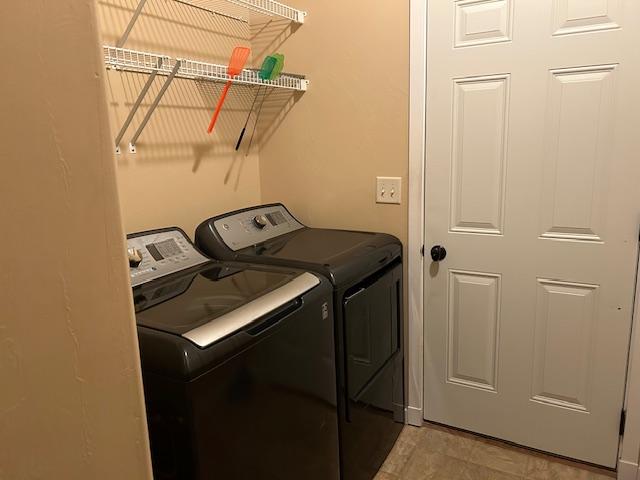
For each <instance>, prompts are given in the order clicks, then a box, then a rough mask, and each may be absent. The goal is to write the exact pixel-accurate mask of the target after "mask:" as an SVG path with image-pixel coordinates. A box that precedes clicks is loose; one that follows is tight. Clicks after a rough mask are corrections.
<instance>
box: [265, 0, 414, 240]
mask: <svg viewBox="0 0 640 480" xmlns="http://www.w3.org/2000/svg"><path fill="white" fill-rule="evenodd" d="M290 4H291V5H294V6H296V7H298V8H300V9H303V10H307V11H308V12H309V16H308V17H307V22H306V23H305V24H304V25H303V26H302V27H301V28H300V29H299V30H298V31H297V32H296V33H295V35H294V36H293V37H292V38H290V39H289V40H288V41H287V42H286V44H284V46H283V47H282V51H283V52H284V53H285V54H286V55H287V61H288V63H289V65H290V66H292V67H294V68H295V69H297V70H300V71H301V72H305V73H307V74H308V75H309V77H310V79H311V82H312V83H311V88H310V90H309V91H308V92H307V93H306V94H305V95H304V97H302V99H301V100H300V101H299V102H298V103H297V104H296V105H295V107H294V108H292V109H291V110H290V111H289V113H288V115H287V116H286V117H285V118H284V119H283V120H282V122H281V123H280V124H279V125H278V129H277V131H275V132H274V133H272V134H271V132H268V140H267V141H266V142H265V144H264V145H263V147H262V150H261V152H260V171H261V185H262V200H263V201H265V202H270V201H283V202H284V203H286V204H287V205H288V206H289V207H291V209H292V211H293V212H294V213H295V214H296V215H297V216H298V217H299V218H300V219H301V220H303V221H304V222H307V223H309V224H311V225H314V226H326V227H338V228H353V229H364V230H377V231H384V232H389V233H392V234H394V235H397V236H398V237H399V238H400V239H401V240H402V241H403V243H405V242H406V238H407V172H408V90H409V80H408V76H409V2H406V1H402V2H398V1H394V0H374V1H370V0H349V1H340V0H327V1H323V2H318V1H313V0H291V1H290ZM376 176H400V177H403V180H404V182H403V204H402V205H378V204H376V203H375V177H376Z"/></svg>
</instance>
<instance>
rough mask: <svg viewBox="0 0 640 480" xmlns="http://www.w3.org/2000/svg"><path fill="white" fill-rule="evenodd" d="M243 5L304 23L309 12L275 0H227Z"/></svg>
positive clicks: (253, 9) (265, 13)
mask: <svg viewBox="0 0 640 480" xmlns="http://www.w3.org/2000/svg"><path fill="white" fill-rule="evenodd" d="M226 1H228V2H230V3H234V4H236V5H239V6H241V7H245V8H247V9H249V10H251V11H254V12H257V13H261V14H263V15H269V16H277V17H282V18H286V19H288V20H291V21H292V22H296V23H304V17H305V16H306V15H307V12H303V11H302V10H297V9H295V8H293V7H290V6H288V5H285V4H283V3H279V2H276V1H274V0H226Z"/></svg>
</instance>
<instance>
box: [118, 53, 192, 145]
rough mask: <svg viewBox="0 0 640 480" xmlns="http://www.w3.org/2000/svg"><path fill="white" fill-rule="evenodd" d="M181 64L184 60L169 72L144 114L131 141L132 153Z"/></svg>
mask: <svg viewBox="0 0 640 480" xmlns="http://www.w3.org/2000/svg"><path fill="white" fill-rule="evenodd" d="M181 64H182V60H176V64H175V65H174V66H173V69H172V70H171V73H170V74H169V76H168V77H167V79H166V80H165V81H164V84H163V85H162V88H160V91H159V92H158V95H156V98H155V100H154V101H153V103H152V104H151V106H150V107H149V110H148V111H147V114H146V115H145V116H144V119H143V120H142V123H141V124H140V126H139V127H138V130H136V133H134V134H133V138H131V142H130V143H129V152H130V153H136V142H137V141H138V138H140V135H141V134H142V131H143V130H144V127H146V126H147V123H149V119H150V118H151V115H153V112H154V111H155V109H156V108H157V107H158V104H159V103H160V100H162V97H163V96H164V94H165V93H166V91H167V89H168V88H169V85H171V82H172V81H173V79H174V78H175V76H176V74H177V73H178V70H180V65H181Z"/></svg>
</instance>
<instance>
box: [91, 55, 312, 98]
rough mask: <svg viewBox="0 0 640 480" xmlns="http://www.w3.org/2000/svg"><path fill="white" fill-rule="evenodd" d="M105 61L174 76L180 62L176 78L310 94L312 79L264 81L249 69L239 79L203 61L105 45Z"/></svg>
mask: <svg viewBox="0 0 640 480" xmlns="http://www.w3.org/2000/svg"><path fill="white" fill-rule="evenodd" d="M103 49H104V61H105V65H106V67H107V68H108V69H112V70H122V71H127V72H136V73H153V72H157V73H158V74H159V75H165V76H168V75H170V74H171V73H172V71H173V69H174V67H175V65H176V63H177V61H179V62H180V66H179V68H178V70H177V72H176V74H175V77H176V78H183V79H188V80H203V81H211V82H228V81H230V80H231V81H233V83H237V84H245V85H262V86H266V87H272V88H284V89H289V90H298V91H302V92H303V91H306V90H307V88H308V87H309V80H307V79H306V78H305V77H304V76H303V75H295V74H290V73H283V74H282V75H281V76H280V78H278V79H277V80H262V79H261V78H260V76H259V75H258V72H259V71H258V70H255V69H249V68H245V69H244V70H243V71H242V73H241V74H240V75H238V76H237V77H231V76H229V75H228V74H227V67H226V65H219V64H215V63H206V62H200V61H197V60H188V59H184V58H180V59H173V58H171V57H169V56H167V55H160V54H157V53H148V52H140V51H137V50H128V49H126V48H118V47H112V46H108V45H105V46H104V47H103Z"/></svg>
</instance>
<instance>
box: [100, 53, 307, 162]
mask: <svg viewBox="0 0 640 480" xmlns="http://www.w3.org/2000/svg"><path fill="white" fill-rule="evenodd" d="M103 52H104V62H105V66H106V68H107V69H109V70H119V71H125V72H134V73H145V74H149V75H150V77H149V78H148V79H147V82H146V83H145V85H144V87H143V88H142V90H141V91H140V94H139V95H138V98H137V99H136V101H135V102H134V104H133V107H132V108H131V111H130V112H129V114H128V116H127V119H126V120H125V122H124V124H123V126H122V128H121V129H120V131H119V132H118V135H117V137H116V141H115V144H116V145H115V147H116V153H120V142H121V140H122V138H123V137H124V134H125V132H126V130H127V129H128V127H129V126H130V124H131V122H132V121H133V118H134V116H135V114H136V112H137V110H138V109H139V108H140V105H141V104H142V101H143V100H144V97H145V96H146V95H147V93H148V91H149V89H150V87H151V84H152V83H153V81H154V80H155V78H156V77H157V76H158V75H160V76H163V77H166V78H165V80H164V84H163V85H162V87H161V89H160V91H159V93H158V94H157V95H156V98H155V99H154V101H153V102H152V104H151V106H150V107H149V110H148V111H147V114H146V115H145V118H144V120H143V121H142V123H141V124H140V126H139V127H138V130H137V131H136V133H135V135H134V137H133V139H132V141H131V142H130V143H129V152H130V153H136V141H137V140H138V138H139V137H140V135H141V134H142V131H143V130H144V128H145V127H146V125H147V123H148V122H149V119H150V118H151V116H152V115H153V112H154V111H155V109H156V107H157V106H158V104H159V103H160V100H161V99H162V96H163V95H164V94H165V92H166V91H167V89H168V88H169V85H170V84H171V82H172V81H173V79H174V78H182V79H186V80H195V81H208V82H227V81H229V80H232V81H233V83H235V84H241V85H252V86H253V85H259V86H265V87H270V88H278V89H286V90H294V91H300V92H304V91H306V90H307V89H308V88H309V80H307V79H306V78H305V76H303V75H296V74H291V73H283V74H282V75H281V76H280V77H279V78H278V79H276V80H262V79H261V78H260V75H259V70H257V69H248V68H245V69H244V70H243V71H242V73H241V74H240V75H238V76H236V77H231V76H229V75H228V74H227V67H226V65H219V64H215V63H206V62H200V61H197V60H188V59H184V58H178V59H174V58H171V57H169V56H167V55H160V54H157V53H149V52H140V51H137V50H128V49H125V48H118V47H112V46H109V45H105V46H103Z"/></svg>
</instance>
